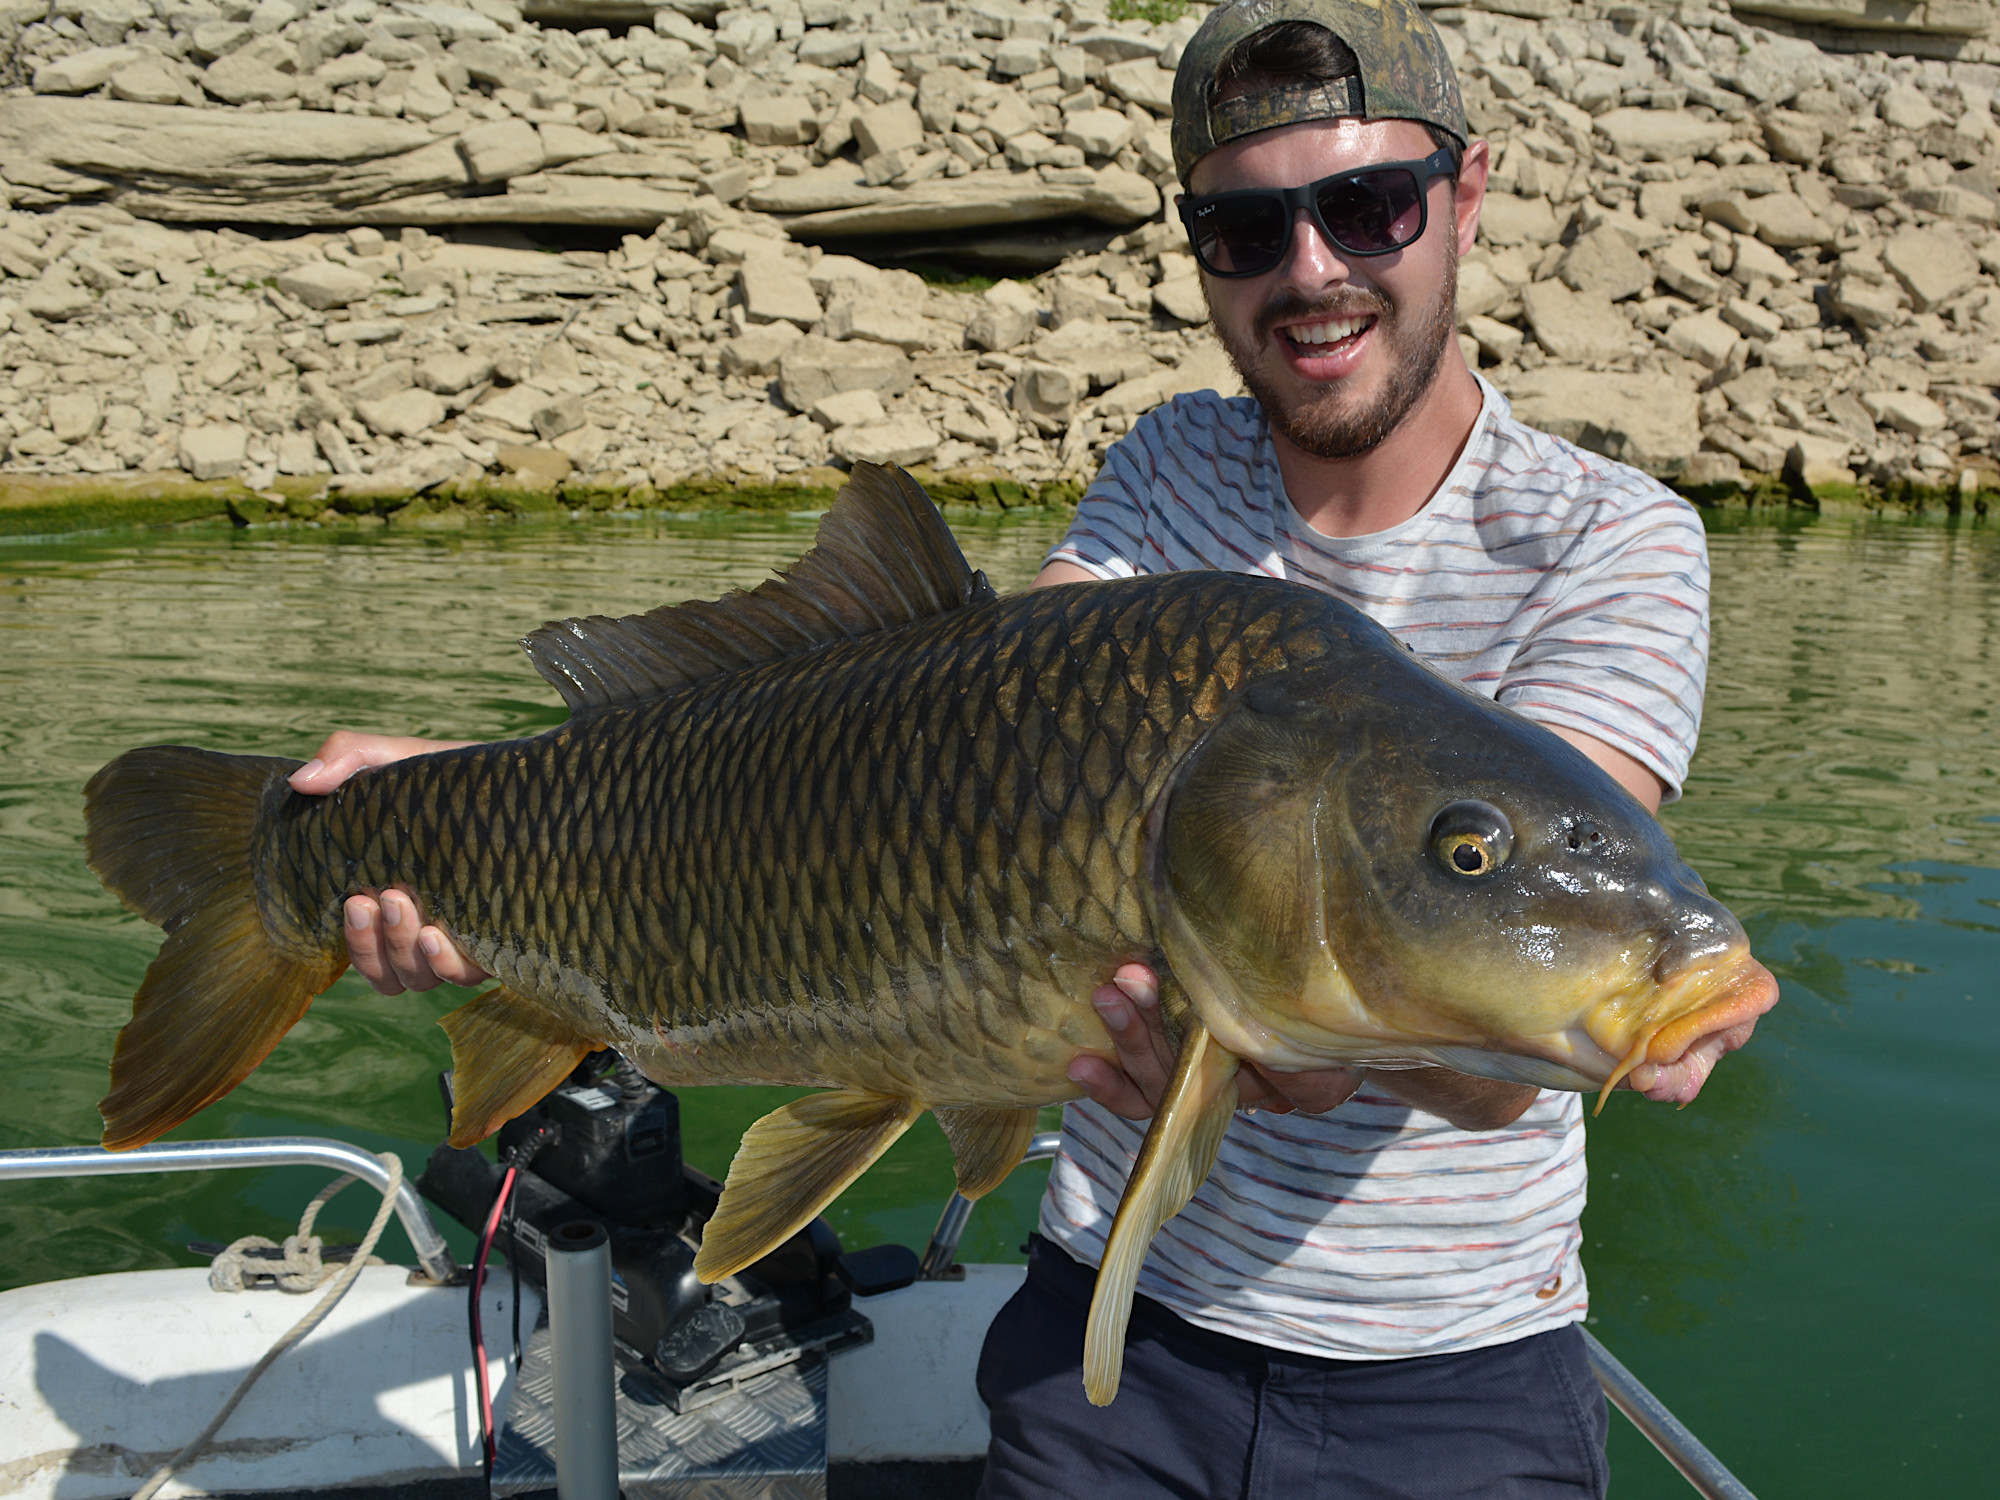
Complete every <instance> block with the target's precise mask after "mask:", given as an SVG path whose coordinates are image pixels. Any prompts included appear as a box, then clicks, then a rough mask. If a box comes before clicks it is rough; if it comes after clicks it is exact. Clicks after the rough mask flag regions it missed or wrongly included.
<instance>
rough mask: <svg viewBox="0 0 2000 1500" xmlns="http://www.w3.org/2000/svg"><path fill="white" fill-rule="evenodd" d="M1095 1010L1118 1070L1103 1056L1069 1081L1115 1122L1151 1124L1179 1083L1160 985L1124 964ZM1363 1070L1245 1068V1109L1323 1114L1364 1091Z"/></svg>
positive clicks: (1072, 1071)
mask: <svg viewBox="0 0 2000 1500" xmlns="http://www.w3.org/2000/svg"><path fill="white" fill-rule="evenodd" d="M1090 1003H1091V1005H1092V1006H1094V1007H1095V1008H1096V1010H1097V1015H1098V1019H1100V1020H1101V1021H1103V1022H1104V1029H1105V1030H1107V1031H1109V1032H1110V1033H1111V1042H1112V1045H1113V1046H1115V1047H1116V1048H1117V1049H1118V1064H1119V1065H1118V1066H1117V1067H1115V1068H1114V1067H1113V1066H1112V1065H1111V1064H1110V1063H1108V1062H1106V1061H1104V1060H1103V1059H1102V1058H1099V1057H1079V1058H1077V1059H1076V1060H1075V1061H1074V1062H1072V1063H1071V1064H1070V1065H1069V1079H1070V1082H1072V1083H1074V1084H1077V1085H1079V1086H1080V1087H1081V1088H1082V1089H1083V1091H1084V1092H1085V1093H1087V1094H1089V1095H1090V1097H1091V1098H1092V1099H1095V1100H1096V1101H1097V1102H1098V1103H1099V1104H1101V1105H1103V1106H1104V1107H1105V1108H1106V1109H1108V1110H1110V1111H1111V1112H1112V1113H1113V1114H1115V1115H1123V1116H1124V1117H1125V1118H1126V1119H1128V1120H1150V1119H1151V1118H1152V1117H1153V1112H1154V1111H1155V1110H1156V1109H1158V1108H1159V1104H1160V1100H1161V1098H1162V1097H1163V1096H1164V1095H1165V1094H1166V1091H1167V1084H1168V1083H1169V1082H1171V1081H1172V1079H1173V1076H1174V1049H1173V1048H1172V1047H1170V1046H1169V1045H1168V1044H1167V1031H1166V1026H1165V1025H1164V1024H1163V1023H1162V1021H1161V1019H1160V982H1159V979H1158V978H1157V977H1156V976H1155V975H1154V973H1153V971H1152V970H1151V969H1149V968H1147V967H1146V966H1145V965H1144V964H1126V965H1124V966H1123V967H1122V968H1120V969H1119V970H1118V972H1117V973H1116V974H1114V975H1112V976H1111V982H1110V983H1109V984H1106V985H1100V986H1099V987H1098V988H1097V989H1096V990H1095V991H1093V992H1092V994H1091V997H1090ZM1363 1071H1364V1070H1363V1069H1360V1068H1327V1069H1324V1070H1322V1071H1319V1072H1313V1073H1266V1072H1265V1071H1264V1070H1263V1069H1262V1068H1259V1067H1258V1066H1257V1065H1256V1064H1255V1063H1251V1062H1246V1063H1244V1064H1243V1067H1242V1069H1241V1070H1240V1071H1239V1072H1238V1073H1237V1075H1236V1091H1237V1094H1236V1102H1237V1107H1238V1108H1241V1109H1263V1110H1269V1111H1270V1112H1271V1113H1272V1114H1274V1115H1288V1114H1290V1113H1291V1112H1292V1111H1293V1110H1298V1111H1300V1112H1302V1113H1304V1114H1309V1115H1318V1114H1324V1113H1325V1112H1326V1111H1327V1110H1330V1109H1333V1108H1335V1107H1337V1106H1339V1105H1342V1104H1345V1103H1346V1102H1347V1100H1348V1098H1349V1096H1350V1095H1352V1094H1353V1092H1354V1091H1355V1090H1356V1089H1357V1088H1359V1087H1360V1086H1361V1075H1362V1072H1363Z"/></svg>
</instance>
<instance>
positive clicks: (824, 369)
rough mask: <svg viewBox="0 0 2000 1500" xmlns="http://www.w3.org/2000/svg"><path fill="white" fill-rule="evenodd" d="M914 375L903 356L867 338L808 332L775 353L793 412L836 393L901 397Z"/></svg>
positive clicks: (781, 385)
mask: <svg viewBox="0 0 2000 1500" xmlns="http://www.w3.org/2000/svg"><path fill="white" fill-rule="evenodd" d="M914 377H915V371H914V369H913V368H912V366H911V364H910V359H909V356H908V355H906V354H904V353H903V351H902V350H901V349H898V348H896V347H895V346H894V345H891V344H878V343H875V342H873V341H871V340H863V339H856V340H852V341H850V342H845V343H843V342H840V341H838V340H835V339H830V338H825V337H823V336H821V335H819V334H808V335H807V336H806V337H804V338H802V339H799V340H797V341H796V342H794V343H793V344H791V345H790V346H789V347H788V348H786V349H785V351H784V352H783V353H782V354H781V355H780V356H779V357H778V390H779V393H780V394H781V395H782V396H783V397H784V401H785V405H787V406H789V407H791V409H792V410H793V411H811V410H812V407H813V403H814V402H815V401H818V400H819V399H820V398H821V397H823V396H832V395H835V394H837V393H839V392H841V391H859V390H869V391H873V392H874V393H875V394H876V395H878V396H882V397H888V396H896V395H900V394H901V393H902V392H904V391H906V390H908V389H909V387H910V381H911V380H912V379H913V378H914Z"/></svg>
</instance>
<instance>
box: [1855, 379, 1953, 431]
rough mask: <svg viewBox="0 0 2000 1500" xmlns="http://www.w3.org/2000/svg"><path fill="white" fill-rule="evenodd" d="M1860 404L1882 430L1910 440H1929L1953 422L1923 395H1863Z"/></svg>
mask: <svg viewBox="0 0 2000 1500" xmlns="http://www.w3.org/2000/svg"><path fill="white" fill-rule="evenodd" d="M1861 404H1862V405H1863V406H1865V407H1867V408H1868V414H1869V415H1870V416H1872V417H1874V419H1875V421H1876V423H1877V424H1878V425H1880V426H1883V427H1893V428H1894V429H1895V430H1896V431H1898V432H1904V433H1908V434H1909V435H1910V436H1911V437H1917V438H1926V437H1930V436H1932V435H1933V434H1935V433H1939V432H1942V431H1944V429H1945V427H1946V426H1947V425H1948V424H1949V422H1950V420H1951V419H1950V418H1949V417H1948V416H1946V415H1945V409H1944V408H1943V407H1942V406H1939V405H1938V404H1937V402H1935V401H1933V400H1931V398H1930V397H1929V396H1926V395H1924V394H1923V392H1921V391H1864V392H1863V393H1862V396H1861Z"/></svg>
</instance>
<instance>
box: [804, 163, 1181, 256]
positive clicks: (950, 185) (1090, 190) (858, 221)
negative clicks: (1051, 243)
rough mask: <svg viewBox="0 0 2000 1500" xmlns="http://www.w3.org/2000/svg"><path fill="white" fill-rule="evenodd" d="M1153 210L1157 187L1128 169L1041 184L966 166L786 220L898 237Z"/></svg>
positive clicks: (1131, 218) (818, 234) (815, 229)
mask: <svg viewBox="0 0 2000 1500" xmlns="http://www.w3.org/2000/svg"><path fill="white" fill-rule="evenodd" d="M1159 211H1160V190H1159V189H1158V188H1156V187H1155V186H1153V184H1152V183H1150V182H1148V181H1147V180H1146V179H1145V178H1143V177H1141V176H1140V175H1139V174H1138V173H1136V172H1127V171H1126V170H1125V169H1124V168H1122V167H1106V168H1105V169H1104V170H1103V171H1101V172H1098V173H1095V174H1093V176H1092V179H1091V181H1089V182H1088V183H1079V182H1064V183H1052V182H1045V181H1043V180H1042V177H1041V175H1040V174H1039V173H1036V172H969V173H967V174H966V175H965V176H963V177H953V178H938V177H933V178H932V179H930V180H929V181H928V182H921V183H918V184H917V185H916V186H915V187H912V188H907V189H905V190H904V191H902V192H899V193H893V194H890V195H888V196H887V197H885V198H884V199H883V200H882V201H880V202H876V203H871V204H867V205H864V206H861V207H856V208H843V209H834V210H832V211H830V212H826V213H811V214H801V215H800V216H799V217H798V218H796V219H791V220H788V221H787V223H786V226H785V227H786V229H787V230H788V231H789V232H790V234H791V235H792V237H793V238H794V239H801V240H809V241H822V242H823V241H827V240H836V239H844V238H848V237H850V236H863V235H865V236H875V235H906V234H925V233H938V232H942V231H946V230H955V229H974V228H978V227H980V226H982V225H987V224H1007V225H1018V224H1023V223H1027V222H1031V221H1033V220H1037V219H1065V218H1086V219H1095V220H1096V221H1097V222H1099V223H1101V224H1112V225H1115V226H1117V227H1118V228H1121V229H1128V228H1130V227H1132V226H1133V225H1135V224H1143V223H1144V222H1145V221H1146V220H1148V219H1150V218H1152V217H1153V216H1154V215H1155V214H1157V213H1159Z"/></svg>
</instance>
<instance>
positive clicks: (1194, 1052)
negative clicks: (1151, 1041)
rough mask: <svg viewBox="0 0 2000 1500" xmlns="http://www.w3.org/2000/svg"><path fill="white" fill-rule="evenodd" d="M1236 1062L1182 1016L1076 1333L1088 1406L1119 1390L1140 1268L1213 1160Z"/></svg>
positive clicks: (1225, 1123) (1232, 1099) (1230, 1107)
mask: <svg viewBox="0 0 2000 1500" xmlns="http://www.w3.org/2000/svg"><path fill="white" fill-rule="evenodd" d="M1240 1062H1241V1059H1239V1058H1238V1057H1237V1056H1236V1055H1235V1054H1234V1053H1233V1052H1229V1051H1227V1050H1225V1049H1224V1048H1223V1047H1222V1046H1221V1045H1220V1044H1219V1043H1217V1042H1216V1040H1215V1039H1214V1038H1213V1037H1212V1036H1210V1035H1209V1033H1208V1028H1207V1027H1205V1026H1203V1025H1202V1024H1201V1023H1200V1022H1199V1021H1197V1020H1195V1019H1193V1017H1192V1016H1190V1017H1189V1018H1188V1020H1187V1022H1186V1030H1185V1031H1184V1033H1183V1035H1182V1038H1181V1051H1180V1060H1179V1061H1178V1062H1177V1063H1176V1064H1175V1066H1174V1077H1173V1082H1172V1083H1170V1084H1168V1085H1167V1092H1166V1097H1164V1098H1163V1099H1161V1101H1160V1107H1159V1109H1158V1111H1157V1112H1156V1113H1155V1114H1154V1116H1153V1123H1152V1126H1151V1128H1149V1129H1148V1130H1147V1131H1146V1139H1145V1142H1144V1144H1142V1145H1141V1146H1140V1147H1139V1159H1138V1160H1137V1161H1135V1162H1134V1163H1133V1164H1132V1175H1131V1177H1130V1178H1129V1179H1128V1180H1127V1181H1126V1183H1125V1196H1124V1197H1123V1198H1121V1199H1120V1200H1119V1203H1118V1217H1117V1218H1115V1219H1114V1220H1112V1223H1111V1237H1110V1239H1109V1240H1107V1241H1106V1243H1105V1246H1104V1263H1103V1264H1102V1265H1100V1266H1099V1267H1098V1270H1097V1288H1096V1290H1095V1291H1094V1292H1093V1293H1092V1295H1091V1299H1090V1320H1089V1322H1088V1323H1087V1324H1086V1325H1085V1328H1084V1336H1083V1389H1084V1394H1085V1395H1086V1396H1088V1397H1089V1398H1090V1403H1091V1405H1093V1406H1109V1405H1110V1404H1111V1398H1112V1397H1113V1396H1115V1395H1117V1394H1118V1377H1119V1375H1120V1374H1121V1373H1122V1372H1123V1370H1124V1368H1125V1327H1126V1324H1127V1323H1129V1322H1130V1321H1131V1318H1132V1296H1133V1292H1134V1290H1135V1289H1136V1288H1137V1286H1138V1283H1139V1267H1140V1266H1141V1265H1142V1264H1144V1262H1145V1259H1146V1251H1147V1249H1148V1248H1149V1247H1150V1246H1151V1245H1152V1243H1153V1236H1154V1234H1155V1233H1157V1232H1158V1230H1159V1227H1160V1226H1161V1225H1162V1224H1164V1223H1166V1222H1167V1220H1169V1219H1171V1218H1172V1217H1173V1216H1174V1215H1175V1214H1177V1213H1179V1212H1180V1211H1181V1210H1182V1209H1183V1208H1185V1207H1186V1206H1187V1201H1188V1199H1190V1198H1192V1197H1193V1196H1194V1191H1195V1189H1196V1188H1198V1187H1200V1186H1201V1183H1202V1179H1203V1178H1205V1177H1207V1176H1208V1169H1209V1168H1210V1167H1212V1166H1213V1165H1215V1153H1216V1152H1217V1151H1218V1150H1220V1149H1221V1146H1222V1137H1223V1134H1224V1133H1225V1132H1226V1131H1227V1130H1228V1129H1229V1121H1230V1118H1231V1116H1233V1115H1234V1114H1235V1112H1236V1069H1237V1067H1238V1065H1239V1064H1240Z"/></svg>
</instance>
